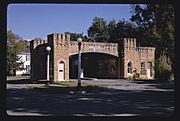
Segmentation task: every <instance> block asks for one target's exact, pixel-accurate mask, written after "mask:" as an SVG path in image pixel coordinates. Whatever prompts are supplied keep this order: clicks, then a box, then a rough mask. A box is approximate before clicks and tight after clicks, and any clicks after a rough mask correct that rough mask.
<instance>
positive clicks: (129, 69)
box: [128, 62, 132, 73]
mask: <svg viewBox="0 0 180 121" xmlns="http://www.w3.org/2000/svg"><path fill="white" fill-rule="evenodd" d="M128 73H132V62H129V63H128Z"/></svg>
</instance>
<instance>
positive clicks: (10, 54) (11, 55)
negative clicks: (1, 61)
mask: <svg viewBox="0 0 180 121" xmlns="http://www.w3.org/2000/svg"><path fill="white" fill-rule="evenodd" d="M26 46H27V42H26V41H23V40H22V39H21V38H20V37H19V36H18V35H15V34H14V33H13V32H12V31H8V32H7V75H8V76H12V75H15V71H16V70H21V69H23V68H22V66H21V65H22V64H23V62H21V61H20V57H18V56H17V54H19V53H21V52H22V51H23V50H24V49H25V48H26Z"/></svg>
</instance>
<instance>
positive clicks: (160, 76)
mask: <svg viewBox="0 0 180 121" xmlns="http://www.w3.org/2000/svg"><path fill="white" fill-rule="evenodd" d="M155 72H156V79H157V80H158V81H163V82H169V81H170V79H171V76H172V70H171V69H170V68H169V65H168V64H167V63H164V62H162V61H157V62H155Z"/></svg>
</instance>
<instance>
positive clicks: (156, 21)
mask: <svg viewBox="0 0 180 121" xmlns="http://www.w3.org/2000/svg"><path fill="white" fill-rule="evenodd" d="M174 12H175V10H174V6H173V5H171V4H147V5H144V6H140V5H134V6H133V15H132V17H131V20H132V21H133V22H134V23H136V24H137V26H138V27H139V28H140V29H139V30H141V31H144V32H143V33H141V34H142V36H143V39H142V42H143V43H149V45H151V46H155V47H156V61H157V63H158V64H160V65H164V63H165V62H163V63H162V61H160V60H161V59H159V58H161V57H163V59H164V60H170V62H169V61H167V62H166V65H169V66H171V67H170V68H168V69H170V70H171V69H172V71H173V70H174V67H175V65H174V62H173V61H174V56H175V55H174V41H175V39H174V22H175V21H174V18H175V15H174ZM157 67H162V66H158V65H157ZM163 69H167V68H163ZM157 76H160V75H158V74H157ZM168 78H169V77H168Z"/></svg>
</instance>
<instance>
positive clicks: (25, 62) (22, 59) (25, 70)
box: [16, 43, 31, 75]
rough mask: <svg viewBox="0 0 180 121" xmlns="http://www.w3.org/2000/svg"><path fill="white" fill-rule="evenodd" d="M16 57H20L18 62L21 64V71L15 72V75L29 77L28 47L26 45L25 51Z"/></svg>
mask: <svg viewBox="0 0 180 121" xmlns="http://www.w3.org/2000/svg"><path fill="white" fill-rule="evenodd" d="M17 56H18V57H20V61H19V62H23V64H22V67H21V68H23V69H22V70H16V75H29V74H30V60H31V59H30V58H31V56H30V46H29V43H28V46H27V47H26V49H25V50H24V51H23V52H22V53H20V54H18V55H17Z"/></svg>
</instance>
